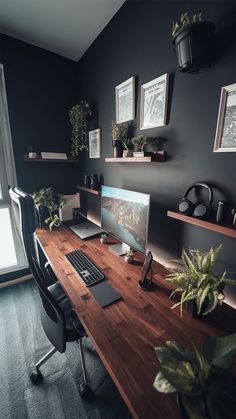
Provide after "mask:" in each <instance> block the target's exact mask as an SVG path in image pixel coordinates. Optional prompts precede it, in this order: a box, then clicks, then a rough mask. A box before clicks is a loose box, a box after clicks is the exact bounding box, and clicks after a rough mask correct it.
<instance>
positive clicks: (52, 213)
mask: <svg viewBox="0 0 236 419" xmlns="http://www.w3.org/2000/svg"><path fill="white" fill-rule="evenodd" d="M32 197H33V200H34V205H35V207H36V209H37V211H38V216H39V225H40V227H42V224H43V223H45V224H47V225H48V227H49V230H52V227H53V226H54V227H59V226H60V225H61V220H60V218H59V209H61V208H63V206H64V203H65V200H64V198H63V195H59V194H57V193H55V192H54V191H53V189H52V188H42V189H40V190H39V191H37V192H34V193H33V194H32Z"/></svg>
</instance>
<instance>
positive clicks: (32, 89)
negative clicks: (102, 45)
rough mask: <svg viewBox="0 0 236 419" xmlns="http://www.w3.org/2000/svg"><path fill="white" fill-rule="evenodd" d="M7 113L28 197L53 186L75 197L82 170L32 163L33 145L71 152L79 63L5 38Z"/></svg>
mask: <svg viewBox="0 0 236 419" xmlns="http://www.w3.org/2000/svg"><path fill="white" fill-rule="evenodd" d="M0 60H1V62H2V63H3V65H4V73H5V81H6V89H7V98H8V110H9V117H10V125H11V133H12V141H13V148H14V155H15V162H16V171H17V177H18V183H19V185H20V186H21V187H22V188H23V189H25V190H26V191H28V192H33V191H34V190H38V189H39V188H41V187H42V186H52V187H53V188H54V189H55V190H57V191H58V192H64V193H66V192H74V189H75V185H76V183H77V179H76V176H77V172H78V166H77V165H76V166H74V165H66V164H55V163H54V164H53V163H43V164H40V163H38V164H37V163H27V162H24V159H23V155H24V153H26V151H27V150H26V148H27V145H28V144H31V145H32V146H33V147H34V148H35V149H36V150H37V151H38V152H40V151H58V152H69V151H70V138H71V127H70V124H69V118H68V112H69V109H70V108H71V106H73V105H74V104H75V103H76V100H77V99H76V96H77V94H76V89H75V68H76V63H74V62H73V61H71V60H68V59H66V58H63V57H61V56H59V55H56V54H52V53H50V52H48V51H45V50H42V49H40V48H37V47H33V46H31V45H29V44H26V43H24V42H21V41H18V40H16V39H13V38H10V37H7V36H4V35H0Z"/></svg>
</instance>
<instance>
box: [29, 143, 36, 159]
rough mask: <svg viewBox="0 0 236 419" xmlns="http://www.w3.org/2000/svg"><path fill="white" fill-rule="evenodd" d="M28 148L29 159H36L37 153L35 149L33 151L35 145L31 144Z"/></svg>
mask: <svg viewBox="0 0 236 419" xmlns="http://www.w3.org/2000/svg"><path fill="white" fill-rule="evenodd" d="M27 149H28V155H29V159H36V157H37V153H36V152H35V151H33V149H34V148H33V146H32V145H30V144H29V145H28V147H27Z"/></svg>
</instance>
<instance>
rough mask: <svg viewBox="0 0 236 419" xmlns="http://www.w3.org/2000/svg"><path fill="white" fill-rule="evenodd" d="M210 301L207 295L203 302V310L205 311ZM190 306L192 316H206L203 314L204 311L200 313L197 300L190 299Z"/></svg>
mask: <svg viewBox="0 0 236 419" xmlns="http://www.w3.org/2000/svg"><path fill="white" fill-rule="evenodd" d="M208 302H209V300H208V297H206V298H205V301H204V302H203V304H202V312H204V311H205V309H206V308H207V306H208ZM188 308H189V311H190V312H191V313H192V317H193V318H194V319H196V318H204V317H206V316H203V315H202V312H201V313H199V314H198V309H197V303H196V300H190V301H188Z"/></svg>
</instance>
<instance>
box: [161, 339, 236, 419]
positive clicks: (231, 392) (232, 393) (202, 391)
mask: <svg viewBox="0 0 236 419" xmlns="http://www.w3.org/2000/svg"><path fill="white" fill-rule="evenodd" d="M193 347H194V350H193V351H188V350H185V349H183V348H182V347H181V346H179V345H178V344H177V343H176V342H174V341H168V342H166V346H163V347H156V348H155V353H156V356H157V358H158V361H159V372H158V374H157V376H156V378H155V381H154V383H153V386H154V388H155V389H156V390H157V391H159V392H161V393H173V392H174V391H178V392H179V393H180V396H181V400H182V403H183V405H184V408H185V410H186V411H187V413H188V415H189V417H190V419H222V418H223V417H224V418H228V419H230V418H231V419H232V418H233V413H234V412H235V408H236V384H235V381H234V379H233V378H232V376H231V371H230V369H231V365H232V360H233V357H234V356H235V355H236V334H233V335H230V336H226V337H223V338H219V337H208V338H207V339H206V340H205V342H204V344H203V346H202V348H201V349H197V348H196V347H195V346H194V345H193Z"/></svg>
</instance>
